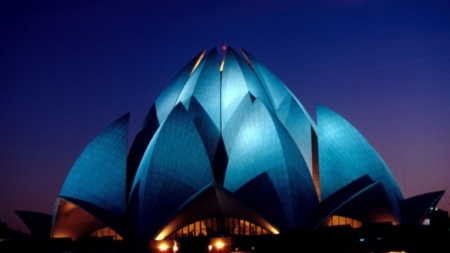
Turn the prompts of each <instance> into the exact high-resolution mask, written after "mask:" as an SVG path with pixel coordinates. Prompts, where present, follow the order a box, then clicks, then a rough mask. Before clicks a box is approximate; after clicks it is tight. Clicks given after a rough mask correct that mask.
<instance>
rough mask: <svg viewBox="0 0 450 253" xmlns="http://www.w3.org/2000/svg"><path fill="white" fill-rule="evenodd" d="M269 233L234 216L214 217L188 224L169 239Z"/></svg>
mask: <svg viewBox="0 0 450 253" xmlns="http://www.w3.org/2000/svg"><path fill="white" fill-rule="evenodd" d="M226 234H228V235H268V234H271V233H270V232H269V231H268V230H267V229H265V228H263V227H261V226H258V225H257V224H254V223H252V222H250V221H247V220H243V219H238V218H234V217H213V218H208V219H204V220H199V221H195V222H193V223H191V224H188V225H186V226H184V227H182V228H180V229H178V230H177V231H175V232H174V233H172V234H171V235H169V236H168V237H167V238H168V239H177V238H180V237H186V236H217V235H226Z"/></svg>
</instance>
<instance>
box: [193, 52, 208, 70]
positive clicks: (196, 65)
mask: <svg viewBox="0 0 450 253" xmlns="http://www.w3.org/2000/svg"><path fill="white" fill-rule="evenodd" d="M205 52H206V51H205V50H204V51H203V52H202V54H201V55H200V57H198V59H197V62H196V63H195V65H194V67H193V68H192V70H191V73H190V75H192V73H194V71H195V69H196V68H197V67H198V65H199V64H200V62H201V61H202V59H203V56H205Z"/></svg>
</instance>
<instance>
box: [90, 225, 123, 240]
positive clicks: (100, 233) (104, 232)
mask: <svg viewBox="0 0 450 253" xmlns="http://www.w3.org/2000/svg"><path fill="white" fill-rule="evenodd" d="M91 237H112V238H113V240H114V241H122V240H123V238H122V236H120V235H119V234H118V233H117V232H116V231H114V230H113V229H112V228H110V227H104V228H100V229H98V230H96V231H94V232H92V233H91Z"/></svg>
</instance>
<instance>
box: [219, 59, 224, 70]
mask: <svg viewBox="0 0 450 253" xmlns="http://www.w3.org/2000/svg"><path fill="white" fill-rule="evenodd" d="M224 65H225V56H224V57H223V59H222V62H221V63H220V68H219V71H220V72H222V71H223V66H224Z"/></svg>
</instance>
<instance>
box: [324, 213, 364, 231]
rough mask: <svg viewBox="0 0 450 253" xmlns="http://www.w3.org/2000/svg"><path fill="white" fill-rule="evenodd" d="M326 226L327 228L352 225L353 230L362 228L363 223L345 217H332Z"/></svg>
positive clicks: (326, 222) (325, 223)
mask: <svg viewBox="0 0 450 253" xmlns="http://www.w3.org/2000/svg"><path fill="white" fill-rule="evenodd" d="M324 225H325V226H327V227H332V226H344V225H350V226H351V227H352V228H360V227H362V222H361V221H359V220H355V219H351V218H348V217H344V216H339V215H332V216H331V217H329V218H328V219H327V220H326V221H325V222H324Z"/></svg>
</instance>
